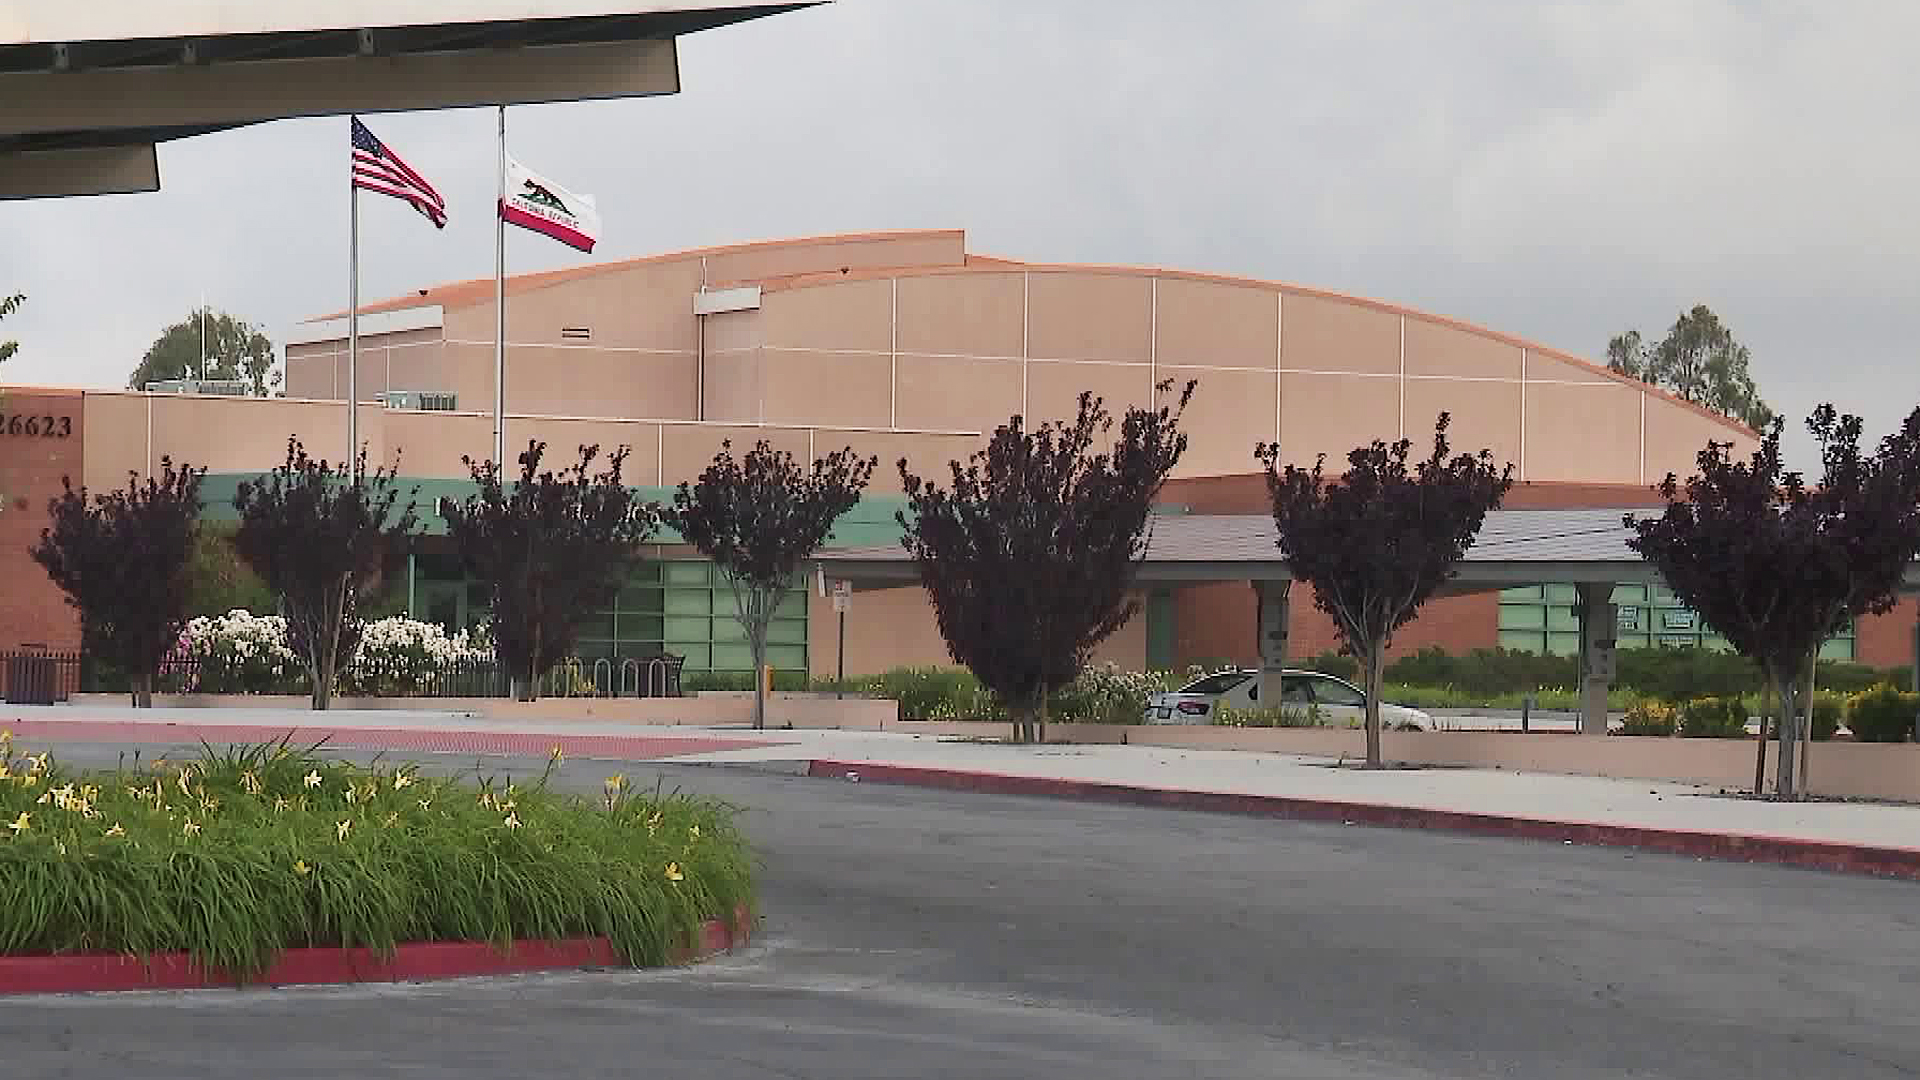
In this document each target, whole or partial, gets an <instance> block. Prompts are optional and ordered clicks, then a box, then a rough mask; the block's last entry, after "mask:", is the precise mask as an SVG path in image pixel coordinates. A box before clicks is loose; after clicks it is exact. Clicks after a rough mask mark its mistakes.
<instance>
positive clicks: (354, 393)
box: [343, 175, 360, 475]
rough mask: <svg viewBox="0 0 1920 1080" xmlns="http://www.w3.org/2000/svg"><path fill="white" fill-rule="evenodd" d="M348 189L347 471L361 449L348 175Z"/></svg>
mask: <svg viewBox="0 0 1920 1080" xmlns="http://www.w3.org/2000/svg"><path fill="white" fill-rule="evenodd" d="M347 190H348V192H349V194H348V198H349V199H350V200H351V202H352V206H353V209H352V210H351V211H349V212H348V217H349V219H350V220H351V221H352V222H353V224H352V226H351V227H349V229H348V230H347V232H348V236H350V237H351V239H349V240H348V241H347V252H348V255H347V261H348V262H349V263H350V264H352V268H351V270H350V271H349V272H348V275H347V457H346V462H345V465H344V466H343V467H344V468H346V469H349V470H350V469H352V468H353V462H354V460H355V459H354V455H355V454H356V453H358V451H359V446H360V189H359V187H357V186H355V185H354V183H353V177H352V176H351V175H349V176H348V177H347ZM349 475H351V474H349Z"/></svg>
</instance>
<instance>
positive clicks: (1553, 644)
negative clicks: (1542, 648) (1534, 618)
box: [1547, 633, 1580, 656]
mask: <svg viewBox="0 0 1920 1080" xmlns="http://www.w3.org/2000/svg"><path fill="white" fill-rule="evenodd" d="M1547 651H1548V652H1550V653H1552V654H1553V655H1555V656H1576V655H1578V654H1579V652H1580V635H1579V634H1577V633H1574V634H1548V635H1547Z"/></svg>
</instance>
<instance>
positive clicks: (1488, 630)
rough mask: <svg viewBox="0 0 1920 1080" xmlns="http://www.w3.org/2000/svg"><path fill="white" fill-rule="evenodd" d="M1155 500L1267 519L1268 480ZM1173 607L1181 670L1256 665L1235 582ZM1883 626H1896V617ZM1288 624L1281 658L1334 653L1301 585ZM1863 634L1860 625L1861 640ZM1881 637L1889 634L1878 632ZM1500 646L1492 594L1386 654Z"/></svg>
mask: <svg viewBox="0 0 1920 1080" xmlns="http://www.w3.org/2000/svg"><path fill="white" fill-rule="evenodd" d="M1160 498H1161V501H1162V502H1163V503H1167V504H1171V505H1175V506H1184V507H1186V508H1187V510H1188V512H1189V513H1194V514H1264V513H1267V512H1269V507H1268V503H1267V481H1266V476H1265V475H1264V474H1261V473H1240V474H1236V475H1232V476H1200V477H1189V478H1185V479H1179V480H1169V481H1168V482H1167V485H1166V487H1165V488H1164V489H1162V493H1161V497H1160ZM1503 505H1504V507H1505V508H1506V509H1509V510H1578V509H1595V508H1616V507H1617V508H1620V509H1635V508H1639V507H1656V506H1660V505H1662V500H1661V498H1660V496H1659V494H1658V493H1656V492H1654V491H1653V490H1651V489H1649V488H1644V487H1640V486H1639V485H1633V484H1625V485H1623V484H1567V483H1535V484H1515V485H1514V486H1513V490H1512V491H1511V492H1509V493H1508V494H1507V499H1506V502H1505V503H1504V504H1503ZM1174 608H1175V612H1176V618H1177V619H1178V620H1179V632H1178V637H1177V647H1176V653H1175V655H1176V657H1177V660H1178V663H1179V664H1180V665H1182V666H1184V665H1187V664H1193V663H1202V662H1206V661H1212V660H1239V661H1242V662H1245V663H1252V662H1254V661H1255V660H1257V659H1258V658H1259V646H1258V644H1257V643H1256V642H1255V640H1254V634H1255V625H1254V624H1255V622H1256V620H1257V617H1258V610H1257V605H1256V603H1255V600H1254V593H1253V586H1252V585H1251V584H1249V583H1247V582H1244V581H1237V582H1227V583H1222V584H1219V585H1205V586H1199V587H1195V588H1189V589H1184V590H1182V591H1180V592H1179V593H1177V594H1175V605H1174ZM1905 610H1907V612H1908V614H1907V615H1906V616H1905V622H1904V623H1902V624H1901V625H1902V626H1903V627H1905V628H1906V629H1905V630H1903V631H1901V632H1902V633H1911V627H1912V625H1913V617H1912V611H1911V606H1910V605H1909V606H1908V607H1907V608H1906V609H1905ZM1887 619H1888V620H1892V621H1896V622H1897V621H1899V617H1898V616H1894V615H1890V616H1887ZM1289 622H1290V625H1289V626H1288V627H1287V652H1288V653H1289V655H1291V656H1292V657H1294V658H1295V659H1303V658H1307V657H1312V656H1318V655H1319V654H1320V653H1323V652H1327V651H1329V650H1332V649H1337V648H1339V647H1340V642H1339V637H1338V636H1337V635H1336V634H1335V633H1334V629H1333V620H1331V619H1329V618H1327V617H1326V616H1325V615H1323V614H1321V612H1320V610H1319V609H1318V608H1316V607H1314V606H1313V593H1312V590H1311V589H1310V588H1308V587H1306V586H1298V587H1296V589H1295V591H1294V594H1293V603H1292V611H1291V616H1290V620H1289ZM1864 629H1865V627H1864V624H1863V633H1864ZM1881 636H1883V637H1884V636H1887V634H1886V633H1885V632H1882V633H1881ZM1895 636H1897V635H1895ZM1876 640H1877V639H1876ZM1907 640H1908V639H1906V638H1900V639H1899V642H1901V644H1899V645H1898V648H1900V649H1902V650H1907V651H1911V650H1910V647H1909V646H1908V645H1907V644H1904V642H1906V641H1907ZM1499 641H1500V596H1499V594H1498V593H1479V594H1476V595H1473V596H1452V597H1445V598H1443V599H1439V600H1433V601H1429V602H1428V603H1427V604H1426V606H1425V607H1423V608H1421V609H1420V616H1419V618H1417V619H1415V620H1414V621H1413V622H1411V623H1408V624H1407V625H1406V626H1404V627H1402V628H1401V629H1400V632H1399V633H1398V634H1397V635H1395V637H1394V642H1393V648H1392V649H1391V650H1389V655H1390V656H1394V657H1398V656H1402V655H1404V654H1407V653H1411V652H1417V651H1419V650H1420V649H1423V648H1427V647H1430V646H1439V647H1440V648H1443V649H1446V650H1447V651H1448V652H1463V651H1465V650H1467V649H1476V648H1491V647H1493V646H1494V645H1497V644H1499ZM1883 648H1884V646H1883ZM1902 655H1903V656H1904V653H1902ZM1876 662H1877V661H1876ZM1897 662H1899V663H1905V662H1906V661H1905V660H1904V659H1903V660H1900V661H1897Z"/></svg>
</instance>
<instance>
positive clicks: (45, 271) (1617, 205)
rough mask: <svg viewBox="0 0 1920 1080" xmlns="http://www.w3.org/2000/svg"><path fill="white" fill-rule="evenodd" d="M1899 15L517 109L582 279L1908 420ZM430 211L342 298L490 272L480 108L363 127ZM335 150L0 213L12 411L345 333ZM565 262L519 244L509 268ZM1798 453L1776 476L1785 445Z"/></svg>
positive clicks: (208, 169)
mask: <svg viewBox="0 0 1920 1080" xmlns="http://www.w3.org/2000/svg"><path fill="white" fill-rule="evenodd" d="M1915 41H1920V5H1916V4H1911V3H1885V2H1879V3H1870V2H1865V0H1861V2H1820V0H1810V2H1806V3H1784V2H1783V3H1762V2H1753V0H1747V2H1741V3H1733V2H1709V0H1698V2H1694V0H1633V2H1629V0H1611V2H1600V0H1596V2H1593V3H1547V2H1536V3H1519V2H1509V0H1498V2H1496V0H1486V2H1469V0H1457V2H1452V3H1432V2H1429V0H1377V2H1355V0H1339V2H1331V0H1329V2H1287V3H1280V2H1275V0H1253V2H1245V3H1228V2H1225V0H1206V2H1204V3H1202V2H1198V0H1187V2H1121V0H1053V2H1051V3H1033V2H1028V0H840V2H839V3H836V4H833V5H831V6H829V7H825V8H818V9H813V10H807V11H802V12H798V13H794V14H788V15H783V16H778V17H775V18H771V19H766V20H762V21H759V22H755V23H749V24H746V25H743V26H737V27H732V28H727V29H722V30H717V31H712V32H708V33H703V34H698V35H694V36H692V37H690V38H686V39H683V40H682V42H681V54H680V55H681V67H682V78H683V86H684V90H683V92H682V93H681V94H679V95H677V96H675V97H671V98H656V99H642V100H630V101H618V102H598V103H581V104H568V105H551V106H540V107H528V108H521V109H515V110H513V111H512V112H511V113H510V114H509V141H510V143H511V145H512V147H513V150H514V152H515V155H516V156H518V157H519V158H521V159H522V160H523V161H525V162H526V163H527V164H528V165H529V166H531V167H533V168H536V169H538V170H540V171H542V172H545V173H547V174H549V175H551V176H553V177H554V178H555V179H557V180H559V181H560V182H562V183H565V184H567V185H569V186H571V187H574V188H575V189H576V190H581V191H588V192H593V193H594V194H595V195H596V196H597V197H598V198H599V201H600V205H601V209H602V212H603V215H604V217H605V219H606V234H607V236H606V241H605V243H604V244H603V245H602V248H601V253H603V254H604V255H606V256H609V257H619V256H624V255H634V254H644V253H649V252H657V251H665V250H672V249H677V248H684V247H693V246H700V245H706V244H716V243H727V242H732V241H740V240H752V239H764V238H771V237H782V236H797V235H806V234H812V233H825V232H842V231H867V230H876V229H895V228H920V227H941V228H945V227H963V228H965V229H966V230H967V231H968V242H969V246H970V248H971V249H972V250H974V251H978V252H985V253H990V254H1000V255H1009V256H1016V257H1025V258H1034V259H1041V260H1049V261H1060V262H1117V263H1142V264H1156V265H1165V266H1173V267H1181V268H1188V269H1198V270H1212V271H1220V272H1227V273H1238V274H1248V275H1254V276H1258V277H1262V278H1272V279H1278V280H1283V281H1290V282H1297V283H1301V284H1308V285H1315V286H1320V287H1325V288H1332V289H1337V290H1342V291H1346V292H1353V293H1359V294H1363V295H1369V296H1376V297H1380V298H1383V299H1389V300H1394V301H1399V302H1402V303H1406V304H1410V305H1412V306H1414V307H1417V308H1422V309H1425V310H1429V311H1434V312H1439V313H1444V314H1448V315H1454V316H1457V317H1460V318H1464V319H1467V320H1470V321H1473V322H1477V323H1480V324H1483V325H1486V326H1490V327H1494V328H1496V329H1501V330H1506V331H1510V332H1513V333H1516V334H1521V335H1523V336H1527V337H1530V338H1533V339H1536V340H1539V341H1541V342H1544V343H1546V344H1549V345H1553V346H1556V347H1559V348H1563V349H1567V350H1569V351H1572V352H1575V353H1579V354H1581V355H1585V356H1590V357H1594V356H1600V355H1601V354H1602V353H1603V351H1604V348H1605V344H1606V340H1607V338H1608V337H1609V336H1610V335H1611V334H1613V333H1615V332H1617V331H1619V330H1621V329H1625V328H1627V327H1629V326H1633V327H1640V328H1642V329H1644V330H1649V331H1658V330H1660V329H1662V328H1664V326H1665V325H1666V324H1667V323H1669V322H1671V321H1672V319H1673V317H1674V316H1675V315H1676V314H1677V313H1678V312H1679V311H1680V310H1681V309H1682V308H1684V307H1687V306H1690V305H1692V304H1694V303H1696V302H1704V303H1706V304H1708V305H1709V306H1711V307H1713V308H1714V309H1715V310H1716V311H1718V312H1720V313H1721V315H1722V316H1723V317H1724V318H1725V319H1727V320H1728V322H1729V323H1730V324H1731V325H1732V326H1733V328H1734V330H1735V332H1736V333H1737V334H1739V335H1740V336H1741V337H1742V339H1743V340H1745V341H1746V342H1747V343H1748V344H1749V345H1750V346H1751V347H1752V349H1753V353H1754V365H1755V374H1756V376H1757V377H1758V379H1759V381H1760V384H1761V388H1762V391H1763V393H1764V394H1765V396H1766V397H1767V398H1768V400H1769V401H1770V402H1771V403H1772V404H1773V405H1774V406H1775V407H1776V408H1778V409H1781V410H1783V411H1785V412H1786V413H1788V414H1789V416H1793V417H1798V416H1804V415H1805V414H1806V412H1807V411H1808V410H1809V409H1810V408H1811V407H1812V406H1813V405H1814V404H1817V403H1818V402H1820V401H1824V400H1832V401H1834V402H1835V403H1836V404H1838V405H1840V406H1842V407H1843V408H1845V409H1848V410H1851V411H1856V412H1859V413H1861V414H1862V415H1864V416H1865V417H1866V419H1867V422H1868V430H1869V432H1870V433H1871V434H1873V435H1875V436H1876V437H1877V435H1879V434H1880V433H1883V432H1885V431H1886V430H1888V429H1889V428H1890V427H1891V426H1892V425H1893V424H1894V423H1895V422H1896V421H1897V419H1898V418H1899V417H1900V416H1902V415H1904V414H1905V413H1906V412H1907V411H1908V410H1909V409H1911V408H1912V407H1913V406H1914V405H1915V404H1920V363H1916V358H1915V353H1914V350H1913V349H1912V347H1911V345H1910V338H1911V337H1912V335H1913V333H1914V328H1913V318H1912V316H1913V308H1914V303H1915V298H1916V296H1920V214H1916V212H1915V206H1914V201H1915V198H1916V193H1920V142H1916V140H1915V138H1914V137H1913V126H1912V125H1913V118H1914V117H1915V116H1916V115H1920V75H1916V73H1915V71H1914V59H1913V43H1914V42H1915ZM370 124H371V126H372V127H373V128H374V130H375V131H376V132H378V133H379V134H380V136H381V137H382V138H383V139H385V140H387V141H388V142H389V143H391V144H393V145H394V146H395V147H396V149H398V150H399V151H400V152H401V153H402V154H403V155H405V156H406V157H407V158H408V159H409V160H410V161H411V162H412V163H413V164H414V165H415V166H416V167H418V168H419V169H420V170H421V171H423V172H424V173H426V174H427V175H428V176H429V177H430V178H432V179H433V180H434V181H435V182H436V184H437V185H438V186H439V187H440V188H441V190H442V192H443V193H444V194H446V195H447V197H448V199H449V201H450V204H451V211H452V223H451V224H450V225H449V227H448V228H447V230H446V231H445V232H444V233H435V232H434V231H433V229H432V228H431V227H429V226H428V225H427V224H426V223H425V222H424V221H423V220H422V219H420V218H419V217H418V216H417V215H416V214H414V213H413V212H412V211H411V210H408V209H407V208H405V207H404V206H402V205H400V204H398V203H394V202H390V201H387V200H369V202H368V203H367V205H366V206H365V210H364V213H363V219H362V220H363V225H364V226H365V232H364V235H363V241H364V259H363V277H362V295H363V296H367V297H369V298H372V297H382V296H390V295H395V294H398V293H400V292H404V291H407V290H411V289H413V288H417V287H421V286H425V285H429V284H433V283H436V282H441V281H447V280H454V279H460V278H468V277H482V276H487V275H490V274H491V272H492V235H491V232H490V225H491V217H490V209H491V202H492V197H493V182H494V181H493V176H492V171H491V170H492V153H493V143H492V115H491V113H490V112H489V111H485V110H467V111H459V112H446V113H436V114H418V115H400V116H384V117H379V118H374V119H371V120H370ZM346 144H347V137H346V120H345V119H344V118H330V119H321V120H306V121H289V122H283V123H276V124H268V125H262V126H258V127H254V128H249V129H244V130H239V131H233V132H227V133H222V134H217V135H212V136H206V137H202V138H198V139H191V140H185V141H182V142H177V143H172V144H168V145H166V146H163V147H162V149H161V159H160V164H161V173H162V183H163V186H164V190H163V191H161V192H160V193H158V194H151V195H139V196H120V197H111V198H100V199H78V200H66V201H37V202H19V203H0V290H5V291H13V290H19V291H23V292H26V293H28V294H29V301H28V303H27V305H26V306H25V307H24V308H22V309H21V311H20V312H19V313H18V314H17V315H16V316H14V317H13V318H10V319H8V320H7V321H6V323H5V324H3V326H4V329H5V331H6V333H7V335H8V336H10V337H18V338H19V339H20V341H21V344H22V349H21V352H20V354H19V355H18V356H17V357H15V358H14V359H13V360H12V361H9V362H8V364H7V369H6V371H5V378H6V380H7V381H9V382H15V383H42V384H67V385H87V386H114V385H120V384H121V383H123V382H124V380H125V379H126V376H127V373H128V372H129V371H130V370H131V369H132V368H133V366H134V365H135V363H136V362H137V361H138V360H139V357H140V354H141V353H142V352H143V351H144V350H145V348H146V346H147V345H148V343H149V342H151V341H152V339H153V338H154V337H155V335H156V334H157V333H158V332H159V330H160V329H161V327H163V326H164V325H165V324H166V323H168V322H170V321H173V320H175V319H177V318H180V317H181V316H183V315H184V314H185V313H186V312H187V311H189V310H190V309H192V308H193V307H194V306H195V305H196V304H198V303H199V300H200V296H201V293H202V292H203V291H204V293H205V295H206V297H207V299H208V302H209V303H211V304H212V305H214V306H215V307H216V308H225V309H228V310H231V311H233V312H234V313H236V314H238V315H241V316H242V317H245V318H249V319H252V320H255V321H259V322H262V323H264V324H266V325H267V327H268V328H269V330H270V332H271V333H273V334H274V335H275V336H276V339H277V338H278V336H279V334H280V333H281V332H282V331H284V329H285V327H287V326H288V325H289V324H291V323H292V322H294V321H295V320H297V319H300V318H303V317H306V316H309V315H313V314H318V313H321V312H324V311H329V310H336V309H338V308H340V307H343V306H344V305H345V300H346V285H347V283H346V251H347V198H346V188H345V160H346ZM577 258H578V257H577V256H575V255H574V254H573V253H572V252H570V251H569V250H568V249H566V248H563V247H560V246H559V245H557V244H553V243H551V242H550V241H546V240H543V239H541V238H539V237H535V236H532V235H530V234H524V235H515V236H513V237H511V238H510V240H509V246H508V260H509V268H510V270H516V269H517V270H532V269H543V268H547V267H551V266H558V265H565V264H567V263H569V262H572V261H575V260H576V259H577ZM1799 443H1800V445H1799V446H1798V447H1797V449H1798V451H1799V453H1797V454H1796V456H1804V451H1805V440H1804V439H1802V440H1799Z"/></svg>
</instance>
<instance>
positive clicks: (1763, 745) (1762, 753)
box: [1753, 679, 1773, 799]
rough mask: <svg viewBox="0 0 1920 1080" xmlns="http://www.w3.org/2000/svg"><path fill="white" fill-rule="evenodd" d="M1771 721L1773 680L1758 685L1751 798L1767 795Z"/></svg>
mask: <svg viewBox="0 0 1920 1080" xmlns="http://www.w3.org/2000/svg"><path fill="white" fill-rule="evenodd" d="M1771 719H1773V680H1771V679H1767V680H1764V681H1762V682H1761V684H1760V738H1759V739H1758V740H1757V741H1756V742H1755V744H1754V745H1755V746H1756V747H1758V749H1757V750H1755V752H1754V755H1753V797H1754V798H1756V799H1757V798H1759V797H1760V796H1762V795H1765V794H1766V793H1767V721H1769V720H1771Z"/></svg>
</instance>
